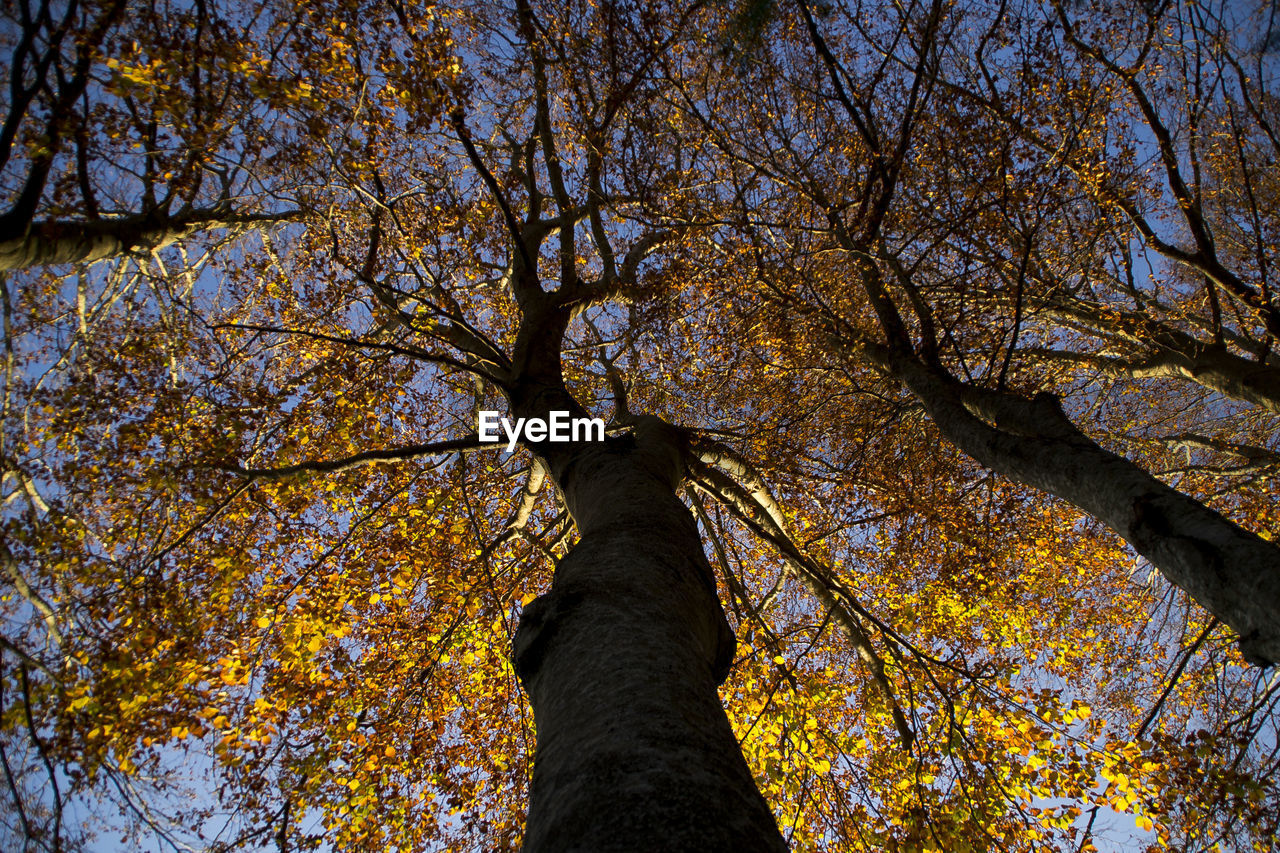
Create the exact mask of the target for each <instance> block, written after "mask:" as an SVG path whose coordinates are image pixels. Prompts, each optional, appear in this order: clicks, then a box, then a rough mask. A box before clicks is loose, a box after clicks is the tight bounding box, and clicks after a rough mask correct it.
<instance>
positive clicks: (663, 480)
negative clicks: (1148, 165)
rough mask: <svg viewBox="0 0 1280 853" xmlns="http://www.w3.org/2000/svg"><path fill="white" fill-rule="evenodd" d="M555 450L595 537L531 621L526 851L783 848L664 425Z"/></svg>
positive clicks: (520, 645)
mask: <svg viewBox="0 0 1280 853" xmlns="http://www.w3.org/2000/svg"><path fill="white" fill-rule="evenodd" d="M639 420H640V423H639V424H638V425H637V427H636V429H635V431H634V432H633V433H632V434H631V435H629V436H624V437H622V438H614V439H610V440H609V441H608V442H606V443H603V444H587V445H581V446H578V447H576V448H574V449H573V450H571V451H567V452H566V451H559V452H548V453H547V454H546V457H547V458H548V462H549V468H550V469H551V471H552V473H553V476H555V478H556V480H557V482H558V484H559V485H560V488H561V490H562V492H563V493H564V497H565V501H566V504H567V505H568V508H569V511H570V513H571V514H572V515H573V518H574V521H575V522H576V523H577V525H578V530H579V533H580V535H581V539H580V541H579V542H578V544H577V546H576V547H575V548H574V549H573V550H572V551H571V552H570V553H569V554H568V556H566V557H565V559H564V560H562V561H561V563H560V565H559V567H558V568H557V569H556V574H555V579H554V581H553V582H552V586H551V589H550V591H549V592H547V593H546V594H545V595H543V596H541V597H539V598H538V599H536V600H535V601H533V602H531V603H530V604H529V606H528V607H526V608H525V611H524V614H523V616H522V618H521V620H520V626H519V629H518V631H517V632H516V636H515V649H514V658H515V661H516V671H517V672H518V674H519V676H520V680H521V683H522V684H523V685H524V688H525V690H526V692H527V693H528V694H529V698H530V701H531V702H532V704H533V710H534V716H535V720H536V724H537V731H538V743H537V754H536V757H535V760H534V774H533V784H532V789H531V791H530V802H529V818H528V824H527V827H526V835H525V842H524V849H525V850H526V851H530V853H533V851H556V853H560V851H574V850H579V851H622V850H628V851H650V850H699V851H735V853H749V852H750V851H779V850H785V849H786V845H785V843H784V842H783V840H782V837H781V835H780V834H779V832H778V829H777V826H776V824H775V822H774V819H773V815H772V814H771V812H770V810H769V806H768V804H767V803H766V802H765V800H764V798H763V797H762V796H761V795H760V792H759V790H758V789H757V788H756V785H755V782H754V780H753V779H752V777H751V772H750V770H749V769H748V768H747V764H746V761H745V760H744V759H743V757H742V753H741V751H740V749H739V747H738V742H737V739H736V738H735V737H734V734H733V731H732V729H731V728H730V726H729V721H728V718H727V717H726V716H725V713H724V709H723V708H722V707H721V705H720V700H719V696H718V694H717V690H716V688H717V687H718V686H719V684H720V683H721V682H723V680H724V678H725V677H726V675H727V674H728V672H729V667H730V665H731V664H732V661H733V655H734V648H735V640H734V636H733V632H732V631H731V630H730V629H729V626H728V624H727V622H726V621H725V617H724V611H723V610H722V609H721V607H720V602H719V600H718V598H717V595H716V589H715V579H714V575H713V574H712V571H711V567H710V565H709V564H708V563H707V559H706V556H705V555H704V553H703V551H702V543H701V539H700V537H699V535H698V530H697V527H696V525H695V523H694V520H693V516H692V515H691V514H690V513H689V511H688V510H687V509H686V508H685V506H684V505H683V504H682V503H681V502H680V501H679V499H678V498H677V497H676V495H675V489H676V487H677V486H678V485H679V483H680V480H681V478H682V475H683V470H682V462H681V458H682V442H681V437H680V435H679V434H678V432H677V431H676V430H675V429H673V428H672V427H670V426H669V425H667V424H665V423H663V422H662V421H660V420H659V419H657V418H651V417H645V418H641V419H639Z"/></svg>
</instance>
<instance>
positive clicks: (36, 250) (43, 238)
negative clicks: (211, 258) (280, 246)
mask: <svg viewBox="0 0 1280 853" xmlns="http://www.w3.org/2000/svg"><path fill="white" fill-rule="evenodd" d="M297 216H298V214H297V213H296V212H291V213H285V214H231V213H228V212H225V211H215V210H195V211H189V212H186V213H179V214H175V215H173V216H168V215H161V214H152V215H142V214H138V215H134V216H124V217H119V218H116V219H97V220H87V221H83V222H77V221H44V222H36V223H33V224H32V225H31V227H30V228H28V229H26V230H25V232H24V233H21V234H15V235H13V236H9V237H6V238H3V239H0V271H7V270H17V269H26V268H28V267H34V266H47V265H51V264H74V263H90V262H92V261H100V260H103V259H105V258H115V257H120V256H121V255H126V254H130V253H135V252H149V251H154V250H156V249H163V248H164V247H165V246H170V245H173V244H174V243H176V242H178V241H179V240H182V239H184V238H186V237H189V236H190V235H192V234H194V233H196V232H198V231H209V230H213V229H216V228H232V227H236V226H242V225H254V224H263V223H271V222H283V221H287V220H290V219H294V218H296V217H297Z"/></svg>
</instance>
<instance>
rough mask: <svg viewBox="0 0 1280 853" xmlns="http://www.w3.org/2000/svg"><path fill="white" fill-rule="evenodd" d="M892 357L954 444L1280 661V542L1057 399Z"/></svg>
mask: <svg viewBox="0 0 1280 853" xmlns="http://www.w3.org/2000/svg"><path fill="white" fill-rule="evenodd" d="M886 360H887V361H888V363H889V364H890V365H891V372H892V373H893V374H895V375H896V376H897V377H898V378H899V379H901V380H902V381H903V382H905V383H906V385H907V386H908V387H909V388H910V389H911V391H912V392H913V393H914V394H915V395H916V396H917V397H918V398H919V399H920V401H921V403H922V404H923V405H924V407H925V410H926V411H927V412H928V413H929V416H930V417H931V418H932V419H933V422H934V424H935V425H936V426H937V427H938V430H939V431H940V432H941V433H942V434H943V436H945V437H946V438H947V439H948V440H949V441H951V442H952V443H953V444H955V445H956V447H958V448H960V450H962V451H963V452H965V453H967V454H968V455H969V456H971V457H973V458H974V459H976V460H977V461H978V462H979V463H981V464H982V465H985V466H986V467H988V468H990V469H992V470H993V471H995V472H997V473H999V474H1002V475H1004V476H1006V477H1008V478H1010V479H1012V480H1015V481H1017V482H1019V483H1023V484H1024V485H1028V486H1031V487H1033V488H1037V489H1041V490H1042V491H1045V492H1048V493H1050V494H1053V495H1056V496H1058V497H1060V498H1062V499H1063V500H1066V501H1068V502H1069V503H1071V504H1074V505H1075V506H1077V507H1079V508H1080V509H1082V510H1084V511H1085V512H1087V513H1089V514H1090V515H1092V516H1093V517H1094V518H1096V519H1098V520H1099V521H1101V522H1103V523H1104V524H1106V525H1107V526H1108V527H1110V528H1111V529H1112V530H1114V531H1116V533H1118V534H1120V535H1121V536H1123V537H1124V538H1125V540H1126V541H1128V542H1129V544H1130V545H1132V546H1133V548H1134V550H1136V551H1137V552H1138V553H1139V554H1141V555H1142V556H1144V557H1146V558H1147V559H1148V560H1149V561H1150V562H1151V564H1152V565H1154V566H1155V567H1156V568H1157V569H1159V570H1160V572H1161V574H1163V575H1164V576H1165V577H1166V578H1167V579H1168V580H1169V581H1171V582H1172V583H1174V584H1176V585H1177V586H1179V587H1181V588H1182V589H1183V590H1185V591H1186V592H1187V594H1188V595H1190V596H1191V597H1192V598H1193V599H1195V601H1196V602H1198V603H1199V604H1200V605H1201V606H1202V607H1204V608H1205V609H1206V610H1208V611H1209V612H1210V613H1212V614H1213V615H1214V616H1217V617H1218V618H1219V619H1220V620H1222V621H1223V622H1225V623H1226V624H1227V625H1229V626H1230V627H1231V628H1232V629H1234V630H1235V631H1236V632H1237V633H1238V634H1239V635H1240V650H1241V652H1242V653H1243V654H1244V657H1245V659H1246V660H1248V661H1249V662H1250V663H1253V664H1257V665H1260V666H1269V665H1271V664H1274V663H1276V662H1277V661H1280V548H1278V547H1277V546H1276V545H1274V544H1273V543H1271V542H1268V541H1266V540H1265V539H1263V538H1262V537H1260V536H1257V535H1256V534H1253V533H1250V532H1249V531H1247V530H1244V529H1243V528H1241V527H1240V526H1238V525H1236V524H1235V523H1233V522H1232V521H1230V520H1229V519H1227V518H1225V517H1224V516H1222V515H1221V514H1219V513H1217V512H1215V511H1213V510H1211V509H1209V508H1208V507H1206V506H1205V505H1204V504H1202V503H1200V502H1199V501H1197V500H1196V499H1195V498H1192V497H1190V496H1189V495H1184V494H1182V493H1181V492H1179V491H1177V490H1175V489H1173V488H1170V487H1169V486H1167V485H1165V484H1164V483H1162V482H1160V481H1159V480H1157V479H1156V478H1155V477H1153V476H1152V475H1151V474H1149V473H1148V472H1147V471H1145V470H1143V469H1142V468H1140V467H1139V466H1137V465H1135V464H1133V463H1132V462H1130V461H1129V460H1127V459H1125V458H1123V457H1121V456H1118V455H1116V454H1114V453H1112V452H1110V451H1109V450H1106V449H1105V448H1103V447H1101V446H1099V445H1098V444H1097V443H1096V442H1094V441H1093V440H1092V439H1090V438H1089V437H1088V436H1087V435H1085V434H1084V433H1082V432H1081V431H1080V430H1079V429H1077V428H1076V426H1075V425H1074V424H1073V423H1071V421H1070V420H1069V419H1068V418H1067V417H1066V415H1065V414H1064V413H1063V412H1062V410H1061V408H1060V407H1059V405H1058V402H1057V400H1056V398H1054V397H1053V396H1052V395H1048V394H1041V395H1038V396H1037V397H1035V398H1034V399H1031V400H1028V399H1026V398H1024V397H1019V396H1018V395H1015V394H1012V393H1009V392H1005V391H991V390H986V389H981V388H973V387H970V386H966V385H964V384H962V383H960V382H958V381H957V380H955V379H954V378H952V377H949V376H946V377H944V376H940V375H938V372H937V371H935V370H931V369H930V368H929V367H928V366H926V365H925V364H923V363H922V362H920V361H919V360H918V359H916V358H913V357H910V356H901V355H900V356H892V355H889V356H886Z"/></svg>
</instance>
